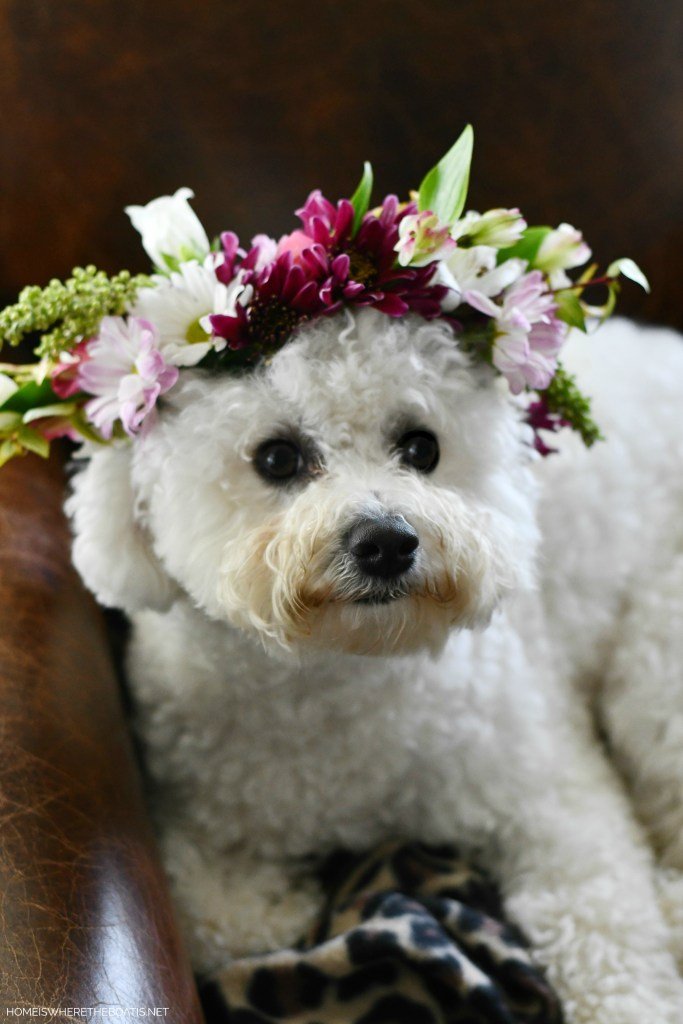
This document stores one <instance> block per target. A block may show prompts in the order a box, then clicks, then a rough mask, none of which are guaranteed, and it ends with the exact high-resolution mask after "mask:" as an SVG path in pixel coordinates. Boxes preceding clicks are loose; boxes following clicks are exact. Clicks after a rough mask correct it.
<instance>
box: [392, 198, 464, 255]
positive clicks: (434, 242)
mask: <svg viewBox="0 0 683 1024" xmlns="http://www.w3.org/2000/svg"><path fill="white" fill-rule="evenodd" d="M454 249H455V242H454V241H453V239H452V238H451V230H450V228H449V226H448V225H447V224H441V223H440V221H439V218H438V217H437V215H436V214H435V213H432V212H431V210H423V211H422V212H421V213H410V214H408V216H407V217H404V218H403V219H402V220H401V222H400V223H399V225H398V241H397V243H396V245H395V246H394V250H395V251H396V252H397V253H398V262H399V264H400V265H401V266H402V267H407V266H411V267H424V266H426V265H427V264H428V263H431V262H432V261H433V260H443V259H445V257H446V256H448V254H449V253H451V252H453V250H454Z"/></svg>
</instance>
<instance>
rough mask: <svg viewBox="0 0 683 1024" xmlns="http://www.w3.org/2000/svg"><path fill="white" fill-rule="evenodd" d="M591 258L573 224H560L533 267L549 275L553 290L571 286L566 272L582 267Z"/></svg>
mask: <svg viewBox="0 0 683 1024" xmlns="http://www.w3.org/2000/svg"><path fill="white" fill-rule="evenodd" d="M590 257H591V250H590V248H589V247H588V245H587V244H586V242H585V241H584V239H583V235H582V234H581V232H580V231H579V230H577V228H575V227H572V225H571V224H560V226H559V227H558V228H555V229H554V231H550V232H548V234H547V235H546V236H545V238H544V239H543V241H542V242H541V244H540V246H539V249H538V252H537V253H536V256H535V257H534V261H533V265H534V267H537V268H538V270H542V271H544V273H546V274H547V275H548V278H549V280H550V284H551V285H552V287H553V288H565V287H567V285H569V284H571V281H570V280H569V278H568V276H567V275H566V274H565V270H570V269H571V268H572V267H580V266H581V265H582V264H584V263H586V262H587V261H588V260H589V259H590Z"/></svg>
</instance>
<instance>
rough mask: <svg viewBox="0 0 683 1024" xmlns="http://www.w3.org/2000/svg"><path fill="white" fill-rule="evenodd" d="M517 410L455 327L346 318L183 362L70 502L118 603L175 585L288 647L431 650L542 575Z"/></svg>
mask: <svg viewBox="0 0 683 1024" xmlns="http://www.w3.org/2000/svg"><path fill="white" fill-rule="evenodd" d="M522 432H523V428H522V426H521V424H520V422H519V413H518V411H517V410H516V409H515V408H514V407H513V406H512V404H511V403H510V400H509V399H508V398H507V397H506V396H505V395H504V394H503V393H502V392H501V390H500V389H499V387H498V385H497V384H496V382H495V380H494V376H493V374H490V373H489V372H488V371H487V370H486V369H482V368H480V367H477V368H476V369H473V368H471V367H470V366H469V363H468V360H467V358H466V357H465V356H464V355H463V353H462V352H460V351H459V349H458V347H457V344H456V342H455V340H454V337H453V333H452V331H451V328H450V327H449V326H448V325H446V324H444V323H442V322H431V323H426V322H425V321H424V320H421V319H418V318H414V319H413V318H408V319H406V320H402V321H396V320H391V319H389V318H388V317H386V316H384V315H383V314H381V313H378V312H375V311H365V312H362V313H359V314H357V315H355V316H354V315H352V314H350V313H348V312H347V313H342V314H340V315H339V316H337V317H335V318H331V319H324V320H319V321H317V322H315V323H313V324H311V325H309V326H308V327H307V328H306V329H304V330H302V331H301V332H300V333H299V335H298V336H297V337H296V339H295V340H293V341H291V342H290V343H289V344H288V345H287V346H285V347H284V348H283V349H281V350H280V351H279V352H278V353H277V354H276V355H275V356H274V358H273V359H272V361H270V362H269V363H268V364H267V365H265V366H263V367H261V368H260V369H259V370H257V371H255V372H252V373H248V374H245V375H244V376H241V377H237V378H236V377H231V376H228V375H227V374H226V375H225V376H220V375H216V374H212V375H210V376H209V375H207V374H205V373H202V372H199V371H198V372H196V373H193V374H187V375H186V380H185V382H184V383H183V384H182V385H180V386H179V387H178V388H177V389H175V390H174V392H173V394H172V403H170V404H168V405H167V406H166V407H165V408H164V409H163V410H162V412H161V415H160V417H159V420H158V422H157V423H156V424H155V425H154V426H153V428H152V429H151V430H150V431H149V433H148V434H147V435H146V436H145V437H144V438H139V439H138V440H136V441H135V442H134V443H133V444H132V445H129V446H126V447H121V448H115V449H106V450H103V451H101V452H95V453H94V454H93V455H92V456H91V458H90V461H89V462H88V463H87V464H86V466H85V468H84V470H83V471H82V472H81V473H79V474H78V475H77V477H76V479H75V483H74V493H73V495H72V497H71V498H70V500H69V502H68V511H69V513H70V515H71V517H72V520H73V524H74V530H75V543H74V559H75V562H76V565H77V567H78V569H79V571H80V572H81V574H82V576H83V577H84V579H85V581H86V583H87V584H88V585H89V586H90V587H91V588H92V589H93V590H94V591H95V593H96V594H97V595H98V597H99V598H100V599H101V600H102V601H103V602H104V603H106V604H110V605H115V606H118V607H122V608H124V609H126V610H128V611H133V610H136V609H140V608H144V607H157V608H159V607H165V606H167V605H168V604H170V603H171V602H172V601H173V600H174V598H175V597H176V596H177V594H178V593H179V592H181V593H182V592H184V593H185V594H187V595H189V596H190V598H191V599H192V601H193V602H194V603H195V604H197V605H198V606H199V607H201V608H202V609H203V610H204V611H205V612H206V613H207V614H208V615H209V616H211V617H212V618H215V619H219V620H224V621H226V622H227V623H230V624H231V625H233V626H236V627H238V628H240V629H244V630H248V631H251V632H253V633H254V634H255V635H257V636H260V637H261V638H262V639H263V640H264V641H265V642H266V643H269V644H273V645H276V646H279V647H289V648H303V647H305V646H315V647H318V648H320V647H322V648H330V649H343V650H346V651H350V652H354V653H365V654H386V653H401V652H406V651H411V650H415V649H417V648H421V647H429V648H432V649H438V648H439V646H440V645H442V644H443V642H444V640H445V638H446V636H447V634H448V632H449V630H450V629H451V628H453V627H471V626H477V625H481V624H485V623H486V622H487V621H488V619H489V617H490V615H491V613H492V611H493V610H494V608H495V607H496V605H497V603H498V602H499V600H500V599H501V597H502V596H503V595H504V594H505V592H507V591H510V590H511V589H513V588H515V587H516V586H518V585H520V584H521V585H525V584H527V583H528V582H529V581H530V577H531V573H532V564H533V555H534V548H535V543H536V527H535V519H534V507H533V506H534V502H533V494H532V486H531V483H530V480H529V474H528V470H527V469H526V462H527V458H528V457H527V455H526V450H525V446H524V444H523V440H522Z"/></svg>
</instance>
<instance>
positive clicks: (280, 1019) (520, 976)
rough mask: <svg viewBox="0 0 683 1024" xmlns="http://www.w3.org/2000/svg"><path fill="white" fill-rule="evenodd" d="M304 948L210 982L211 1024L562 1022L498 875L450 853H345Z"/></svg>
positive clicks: (328, 875) (233, 967) (331, 866)
mask: <svg viewBox="0 0 683 1024" xmlns="http://www.w3.org/2000/svg"><path fill="white" fill-rule="evenodd" d="M321 877H322V881H323V884H324V886H325V889H326V892H327V893H328V894H329V896H328V900H327V904H326V906H325V909H324V911H323V913H322V915H321V918H320V920H319V921H318V922H317V924H316V925H315V927H314V928H313V929H312V930H311V932H310V934H308V935H307V936H306V937H305V938H304V939H302V941H301V942H300V943H299V944H298V946H297V947H296V948H293V949H284V950H278V951H277V952H274V953H268V954H265V955H263V956H256V957H248V958H245V959H241V960H235V961H233V962H232V963H230V964H229V966H228V967H227V968H225V969H224V970H223V971H222V973H221V974H220V975H219V976H217V977H215V978H213V979H212V980H211V981H207V982H204V983H203V984H202V985H201V994H202V1001H203V1005H204V1009H205V1013H206V1016H207V1020H208V1021H209V1024H561V1020H562V1015H561V1011H560V1007H559V1003H558V1001H557V997H556V996H555V994H554V992H553V990H552V989H551V988H550V986H549V984H548V982H547V981H546V980H545V978H544V976H543V974H542V973H541V971H540V970H539V969H538V968H537V967H535V966H534V964H533V962H532V960H531V957H530V954H529V952H528V950H527V947H526V944H525V942H524V939H523V938H522V936H521V935H520V933H519V932H518V931H517V930H516V929H515V928H514V927H513V926H512V925H510V924H509V923H508V922H506V921H505V918H504V915H503V912H502V909H501V906H500V901H499V899H498V896H497V894H496V891H495V889H494V886H493V884H492V883H491V881H490V880H489V879H488V878H487V877H486V876H485V875H484V874H483V873H482V872H480V871H478V870H476V869H475V868H473V867H472V866H471V865H469V864H467V863H466V862H465V861H463V860H462V859H461V858H460V857H459V856H458V854H457V853H456V852H455V851H454V850H452V849H438V850H437V849H434V848H430V847H427V846H423V845H421V844H418V843H410V844H400V843H392V844H387V845H385V846H382V847H381V848H380V849H377V850H375V851H373V852H372V853H371V854H370V855H366V856H357V855H350V854H336V855H334V857H332V858H331V859H330V860H329V861H328V862H327V864H326V865H325V867H324V869H323V870H322V872H321Z"/></svg>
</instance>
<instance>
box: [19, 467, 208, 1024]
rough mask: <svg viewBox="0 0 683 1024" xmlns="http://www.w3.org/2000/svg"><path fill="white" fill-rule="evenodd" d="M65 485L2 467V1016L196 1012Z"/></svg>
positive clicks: (177, 1016) (182, 1016) (190, 1023)
mask: <svg viewBox="0 0 683 1024" xmlns="http://www.w3.org/2000/svg"><path fill="white" fill-rule="evenodd" d="M62 488H63V477H62V472H61V468H60V465H59V463H57V462H56V461H54V462H52V463H51V464H45V463H43V462H41V461H40V460H38V459H37V458H35V457H34V456H30V457H28V458H26V459H22V460H17V461H16V462H14V463H12V464H10V465H8V466H7V467H5V468H4V469H3V471H2V478H1V479H0V608H1V609H2V628H1V629H0V1013H2V1011H3V1010H4V1009H5V1006H7V1007H15V1006H27V1007H28V1006H38V1007H41V1006H42V1007H55V1006H57V1007H61V1008H68V1007H92V1006H96V1005H104V1006H112V1007H113V1006H117V1007H118V1006H125V1007H138V1006H144V1007H148V1006H149V1007H164V1006H165V1007H169V1008H170V1010H169V1012H168V1014H167V1015H166V1019H167V1020H170V1021H173V1022H176V1021H177V1022H183V1024H184V1022H187V1024H196V1022H198V1021H199V1020H200V1019H201V1018H200V1013H199V1009H198V1005H197V1002H196V996H195V993H194V984H193V981H192V977H191V974H190V971H189V967H188V964H187V961H186V958H185V956H184V953H183V950H182V948H181V943H180V941H179V937H178V933H177V930H176V927H175V924H174V921H173V916H172V911H171V907H170V904H169V898H168V894H167V890H166V885H165V881H164V878H163V875H162V872H161V868H160V865H159V861H158V858H157V853H156V850H155V848H154V843H153V840H152V837H151V834H150V830H149V826H148V822H147V818H146V814H145V809H144V807H143V803H142V800H141V794H140V785H139V780H138V777H137V771H136V765H135V762H134V759H133V755H132V751H131V744H130V738H129V736H128V733H127V731H126V727H125V723H124V719H123V715H122V711H121V706H120V703H119V695H118V693H117V684H116V679H115V676H114V672H113V669H112V664H111V659H110V657H109V653H108V649H107V644H106V639H105V636H104V633H103V627H102V622H101V616H100V614H99V612H98V611H97V609H96V608H95V607H94V605H93V602H92V601H91V600H90V598H89V597H88V596H87V595H86V594H85V592H84V591H83V588H82V587H81V585H80V582H79V581H78V579H77V578H76V576H75V574H74V572H73V570H72V568H71V567H70V564H69V538H68V531H67V528H66V524H65V522H64V519H63V517H62V515H61V511H60V505H61V500H62ZM2 1015H3V1018H4V1013H3V1014H2ZM7 1019H11V1018H7ZM65 1019H66V1018H65ZM162 1019H163V1018H162Z"/></svg>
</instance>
